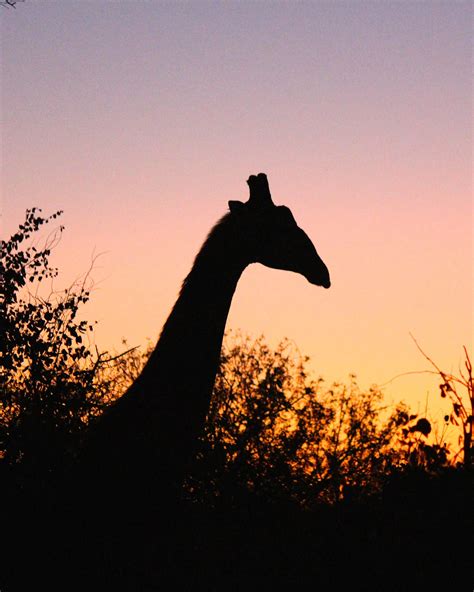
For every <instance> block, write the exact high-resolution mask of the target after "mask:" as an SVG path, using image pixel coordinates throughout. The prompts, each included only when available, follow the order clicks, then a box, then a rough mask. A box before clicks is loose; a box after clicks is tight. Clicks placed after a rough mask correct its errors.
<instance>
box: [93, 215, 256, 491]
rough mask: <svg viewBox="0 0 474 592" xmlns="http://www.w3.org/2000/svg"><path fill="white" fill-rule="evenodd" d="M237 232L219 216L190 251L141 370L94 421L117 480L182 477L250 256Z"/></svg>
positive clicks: (148, 483)
mask: <svg viewBox="0 0 474 592" xmlns="http://www.w3.org/2000/svg"><path fill="white" fill-rule="evenodd" d="M236 238H237V237H236V234H235V231H234V223H233V221H232V219H231V218H229V216H225V217H224V218H223V219H222V221H221V222H220V223H218V224H217V225H216V227H215V228H214V229H213V230H212V231H211V233H210V235H209V237H208V239H207V240H206V242H205V243H204V245H203V247H202V248H201V250H200V252H199V254H198V256H197V257H196V260H195V262H194V265H193V268H192V270H191V272H190V273H189V275H188V276H187V278H186V279H185V281H184V283H183V286H182V289H181V292H180V295H179V297H178V299H177V301H176V304H175V305H174V307H173V309H172V311H171V313H170V315H169V317H168V320H167V321H166V323H165V325H164V327H163V330H162V332H161V336H160V338H159V340H158V343H157V345H156V348H155V350H154V351H153V353H152V354H151V356H150V358H149V360H148V362H147V364H146V365H145V368H144V369H143V371H142V373H141V374H140V376H139V377H138V379H137V380H136V381H135V382H134V384H133V385H132V386H131V387H130V388H129V390H128V391H127V393H126V394H125V395H124V396H123V397H122V398H121V399H119V400H118V402H117V403H116V404H115V405H114V406H113V407H112V408H111V409H110V412H109V413H107V414H105V416H104V418H103V421H102V423H99V426H98V433H97V439H96V443H95V444H93V446H92V448H91V451H92V453H93V454H94V453H95V452H94V451H98V450H101V452H100V453H99V454H98V455H99V456H100V457H101V458H103V459H104V460H106V462H107V466H108V468H107V471H108V473H107V475H109V474H111V475H112V480H115V482H118V481H120V483H128V484H129V486H130V485H131V484H132V483H134V484H135V485H136V488H137V489H139V488H140V487H141V488H142V490H143V489H147V490H149V491H153V490H158V489H159V490H161V491H163V488H164V490H169V491H171V490H173V491H175V492H176V488H179V486H180V484H181V483H182V481H183V478H184V476H185V466H186V463H187V461H189V460H190V457H191V456H192V452H193V448H194V446H195V442H196V438H197V437H198V435H199V432H200V431H201V429H202V427H203V425H204V420H205V416H206V413H207V410H208V408H209V402H210V397H211V394H212V388H213V386H214V380H215V376H216V372H217V369H218V365H219V357H220V351H221V345H222V339H223V335H224V329H225V324H226V320H227V315H228V312H229V308H230V304H231V301H232V296H233V294H234V291H235V288H236V286H237V282H238V280H239V278H240V276H241V274H242V272H243V270H244V269H245V267H246V266H247V264H248V263H249V262H250V260H247V259H246V258H245V257H244V256H242V254H241V253H240V252H239V249H238V241H237V240H236ZM103 466H104V464H103V462H102V461H100V467H103ZM100 467H99V468H100ZM101 470H102V469H101ZM106 478H107V479H109V477H108V476H107V477H106ZM140 481H141V483H142V485H141V486H140V485H139V482H140ZM153 483H155V484H157V486H154V485H153ZM170 488H171V489H170ZM171 495H175V494H171Z"/></svg>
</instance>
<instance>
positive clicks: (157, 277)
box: [0, 0, 473, 410]
mask: <svg viewBox="0 0 474 592" xmlns="http://www.w3.org/2000/svg"><path fill="white" fill-rule="evenodd" d="M0 19H1V37H2V54H1V55H2V95H3V96H2V111H1V114H2V136H3V140H2V148H3V163H2V194H3V207H2V214H3V215H2V220H3V228H2V234H3V235H4V236H7V235H9V234H10V233H12V232H13V231H14V230H15V228H16V226H17V225H18V224H19V223H20V222H21V221H22V218H23V215H24V210H25V209H26V208H28V207H32V206H39V207H42V208H43V211H44V212H45V213H52V212H53V211H54V210H56V209H64V211H65V213H64V216H63V223H64V224H65V225H66V232H65V234H64V237H63V240H62V242H61V244H60V245H59V246H58V248H57V249H56V252H55V253H54V257H53V262H54V263H55V264H57V265H58V266H59V267H60V269H61V270H62V274H61V276H60V279H59V280H58V283H57V286H58V287H63V286H64V285H66V284H67V283H69V282H70V281H72V280H73V279H74V278H75V277H77V276H78V275H80V274H81V273H83V272H84V271H85V270H86V269H87V268H88V267H89V264H90V261H91V257H92V255H93V253H94V252H95V253H99V252H105V254H104V255H103V256H101V257H100V259H99V260H98V261H97V263H96V267H95V269H94V271H93V277H94V280H95V282H96V288H95V291H94V292H93V295H92V301H91V303H90V304H88V305H87V310H86V311H85V312H86V314H87V317H88V318H90V319H97V320H98V321H99V325H98V329H97V334H96V341H97V343H98V345H99V347H101V348H109V347H117V348H118V347H120V340H121V338H122V337H126V338H127V339H128V342H129V343H130V344H131V345H136V344H140V343H144V341H145V338H146V337H150V338H152V339H155V338H156V337H157V335H158V333H159V331H160V329H161V326H162V324H163V322H164V320H165V319H166V316H167V314H168V312H169V310H170V308H171V306H172V305H173V303H174V300H175V298H176V295H177V293H178V290H179V286H180V283H181V281H182V279H183V278H184V276H185V275H186V274H187V272H188V271H189V269H190V266H191V264H192V261H193V258H194V256H195V254H196V252H197V250H198V249H199V247H200V245H201V243H202V241H203V240H204V238H205V235H206V233H207V232H208V230H209V229H210V227H211V226H212V225H213V224H214V222H215V221H216V220H217V219H218V218H219V217H220V216H221V215H222V214H223V213H225V211H226V207H227V201H228V200H229V199H246V197H247V186H246V183H245V181H246V179H247V178H248V176H249V174H252V173H258V172H260V171H263V172H266V173H267V174H268V176H269V180H270V186H271V189H272V193H273V197H274V201H275V202H276V203H277V204H282V203H284V204H286V205H288V206H289V207H290V208H291V209H292V211H293V213H294V215H295V218H296V220H297V221H298V223H299V224H300V225H301V226H302V227H303V228H304V229H305V230H306V232H307V233H308V234H309V235H310V237H311V238H312V239H313V241H314V243H315V245H316V247H317V249H318V251H319V253H320V254H321V256H322V257H323V259H324V260H325V261H326V263H327V265H328V267H329V268H330V271H331V276H332V281H333V286H332V287H331V289H330V290H327V291H326V290H323V289H321V288H317V287H315V286H312V285H310V284H309V283H307V282H306V280H304V279H303V278H302V277H299V276H297V275H294V274H290V273H285V272H281V271H276V270H269V269H266V268H263V267H262V266H259V265H255V266H252V267H251V268H249V269H248V270H247V271H246V272H245V274H244V276H243V277H242V279H241V282H240V284H239V286H238V288H237V292H236V295H235V297H234V301H233V306H232V309H231V313H230V317H229V323H228V327H232V328H241V329H242V330H244V331H245V332H249V333H250V334H253V335H258V334H260V333H264V334H265V335H266V336H267V338H268V340H269V341H270V343H272V344H275V343H277V342H278V341H279V340H280V339H281V338H282V337H284V336H287V337H290V338H291V339H293V340H294V341H295V342H296V343H297V344H298V346H299V348H300V350H301V351H302V352H303V353H305V354H308V355H309V356H310V357H311V360H312V362H311V363H312V368H313V369H314V371H315V373H316V374H321V375H323V376H324V377H326V378H327V379H328V380H344V379H345V378H346V377H347V375H348V373H349V372H355V373H356V374H357V375H358V377H359V381H360V383H361V385H362V386H368V385H370V384H371V383H379V384H381V383H385V382H386V381H388V380H389V379H391V378H392V377H393V376H394V375H396V374H399V373H402V372H408V371H412V370H420V369H424V368H427V365H426V363H425V361H424V360H423V358H422V357H421V356H420V355H419V353H418V352H417V350H416V348H415V346H414V344H413V342H412V341H411V338H410V336H409V332H412V333H413V334H414V335H415V336H416V338H417V339H418V340H419V342H420V343H421V345H422V346H423V347H424V349H425V350H426V351H427V352H428V353H429V354H430V355H431V356H432V357H434V359H435V360H436V361H438V362H439V364H440V365H442V366H443V367H444V368H445V369H446V370H448V371H450V370H452V371H456V370H457V367H458V364H459V362H460V360H461V354H462V350H461V346H462V345H463V344H465V345H467V346H468V347H472V336H473V323H472V296H473V292H472V287H473V284H472V279H473V270H472V203H471V191H472V163H471V146H472V125H471V65H472V63H471V45H470V35H471V22H472V20H471V19H472V5H471V3H470V2H446V3H441V2H416V3H415V2H413V3H410V2H393V3H391V2H316V1H315V2H294V3H291V2H285V3H281V2H231V1H229V2H200V1H196V2H191V3H181V2H180V3H178V2H158V1H155V2H138V1H137V2H105V1H102V2H100V1H96V2H87V1H81V2H72V1H62V2H48V1H41V2H33V1H28V0H27V1H26V2H25V3H22V4H18V5H17V9H16V10H13V9H10V10H7V9H3V10H2V11H1V13H0ZM436 384H437V381H433V380H432V379H430V378H429V377H426V376H410V377H405V378H402V379H399V380H397V381H395V382H394V383H392V384H391V385H390V386H388V387H387V388H386V392H387V397H388V399H389V400H395V401H396V400H399V399H404V400H406V401H408V402H409V403H411V404H413V405H414V407H415V408H416V407H417V405H419V406H421V407H424V405H425V399H426V395H427V393H428V392H429V393H430V399H429V406H430V409H432V410H434V409H435V408H436V407H437V406H438V403H439V396H438V393H437V389H436Z"/></svg>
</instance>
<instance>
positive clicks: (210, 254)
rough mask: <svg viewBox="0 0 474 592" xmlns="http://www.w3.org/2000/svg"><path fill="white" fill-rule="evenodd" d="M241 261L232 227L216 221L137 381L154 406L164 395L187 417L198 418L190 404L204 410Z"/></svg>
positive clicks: (160, 404)
mask: <svg viewBox="0 0 474 592" xmlns="http://www.w3.org/2000/svg"><path fill="white" fill-rule="evenodd" d="M247 264H248V261H245V259H244V258H243V257H242V255H241V254H240V253H239V252H238V249H237V245H236V241H235V240H233V233H232V227H231V228H230V229H229V228H227V225H226V224H222V223H221V225H218V227H216V229H215V230H214V231H213V232H212V233H211V235H210V236H209V238H208V240H207V241H206V242H205V243H204V245H203V247H202V249H201V251H200V252H199V254H198V256H197V257H196V260H195V262H194V265H193V268H192V269H191V272H190V273H189V275H188V276H187V278H186V279H185V281H184V282H183V286H182V289H181V292H180V295H179V297H178V299H177V301H176V304H175V305H174V307H173V309H172V311H171V313H170V315H169V317H168V319H167V321H166V323H165V325H164V327H163V330H162V332H161V336H160V339H159V340H158V343H157V346H156V348H155V350H154V351H153V353H152V354H151V356H150V359H149V361H148V363H147V365H146V367H145V368H144V370H143V372H142V374H141V376H140V379H139V381H138V382H137V387H138V386H139V387H140V388H141V389H144V390H146V391H147V395H146V396H148V397H149V398H153V400H154V401H156V404H157V405H158V407H159V408H160V409H161V408H162V405H163V403H164V402H165V401H164V399H168V398H170V403H169V404H170V405H171V407H174V406H176V409H179V411H180V414H181V415H182V416H184V415H185V414H187V413H188V411H187V410H186V409H183V406H184V405H185V406H189V409H190V411H189V420H190V421H191V422H193V421H195V420H197V419H198V418H195V417H194V416H193V410H194V409H195V407H196V409H197V408H198V407H200V415H201V416H202V414H203V413H204V414H205V412H206V411H207V407H208V404H209V397H210V394H211V391H212V388H213V385H214V380H215V376H216V372H217V369H218V365H219V357H220V351H221V346H222V339H223V336H224V330H225V325H226V321H227V316H228V313H229V309H230V305H231V302H232V297H233V295H234V292H235V288H236V286H237V283H238V281H239V278H240V276H241V274H242V272H243V270H244V269H245V267H246V266H247ZM182 397H186V399H185V400H183V399H182ZM188 397H189V399H188ZM183 419H184V418H183ZM200 419H202V417H200Z"/></svg>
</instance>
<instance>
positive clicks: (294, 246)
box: [229, 173, 331, 288]
mask: <svg viewBox="0 0 474 592" xmlns="http://www.w3.org/2000/svg"><path fill="white" fill-rule="evenodd" d="M247 183H248V185H249V188H250V197H249V200H248V201H247V202H246V203H243V202H241V201H229V210H230V212H231V216H232V217H235V219H236V220H237V221H238V229H239V237H240V238H241V242H242V246H243V247H244V248H245V250H246V251H247V254H248V257H249V259H250V261H251V262H256V263H261V264H262V265H265V266H267V267H272V268H274V269H284V270H287V271H294V272H296V273H299V274H301V275H303V276H304V277H305V278H306V279H307V280H308V281H309V282H310V283H311V284H315V285H316V286H323V287H324V288H329V286H330V285H331V281H330V279H329V271H328V268H327V267H326V265H325V264H324V262H323V260H322V259H321V258H320V256H319V255H318V253H317V251H316V249H315V247H314V245H313V243H312V242H311V240H310V238H309V237H308V235H307V234H306V233H305V232H304V230H302V229H301V228H300V227H299V226H298V225H297V223H296V221H295V219H294V218H293V214H292V213H291V211H290V209H289V208H287V207H286V206H276V205H275V204H274V203H273V201H272V198H271V195H270V189H269V187H268V180H267V176H266V175H265V174H263V173H260V174H259V175H251V176H250V177H249V179H248V181H247Z"/></svg>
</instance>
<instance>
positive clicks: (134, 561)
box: [0, 471, 474, 592]
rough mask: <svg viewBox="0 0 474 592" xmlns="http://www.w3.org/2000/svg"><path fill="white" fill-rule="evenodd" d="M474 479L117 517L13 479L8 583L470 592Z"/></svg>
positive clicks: (7, 517)
mask: <svg viewBox="0 0 474 592" xmlns="http://www.w3.org/2000/svg"><path fill="white" fill-rule="evenodd" d="M472 484H473V483H472V475H468V474H466V473H464V472H462V471H453V472H451V473H448V474H446V475H444V476H443V477H442V478H439V477H438V478H436V479H433V478H428V477H427V476H426V475H416V474H411V475H409V476H405V477H403V478H400V479H398V480H396V481H393V482H392V483H391V484H389V485H387V487H386V490H385V491H384V493H383V494H382V495H381V496H380V497H379V498H377V499H366V500H365V501H358V502H354V503H341V504H340V505H338V506H335V507H328V506H320V507H317V508H315V509H313V510H312V511H302V510H299V509H297V508H295V507H293V506H290V505H287V506H284V505H282V504H279V505H273V506H272V505H269V504H268V503H267V502H265V500H261V499H258V498H257V497H256V496H249V497H248V498H247V499H242V501H241V503H240V504H239V507H238V508H235V507H234V508H226V507H225V505H224V504H223V505H222V507H221V508H220V509H215V510H211V509H206V508H205V507H203V506H200V505H197V504H194V505H192V504H189V503H188V504H182V505H181V506H180V507H179V508H176V511H175V512H173V511H171V510H170V509H169V507H168V510H167V511H166V512H161V511H160V509H158V510H154V513H152V514H150V512H149V511H147V510H146V508H145V507H144V506H143V507H140V503H139V501H138V502H137V503H134V504H133V505H134V507H135V510H134V511H133V512H131V513H127V510H126V508H120V507H119V508H114V510H113V512H111V513H110V514H108V515H107V514H105V513H104V512H102V511H99V509H98V508H99V507H100V505H101V504H100V500H98V499H96V500H95V505H87V504H86V503H84V500H83V499H82V497H81V496H82V495H83V493H79V492H77V491H76V494H75V495H72V496H71V497H70V500H69V501H70V504H69V506H70V507H69V509H67V508H65V504H64V503H59V501H58V499H57V496H56V495H55V493H54V492H52V491H51V489H50V488H48V487H42V488H38V487H37V486H35V487H31V486H30V487H25V486H24V485H23V486H22V487H19V486H16V487H14V486H12V485H10V487H4V488H3V497H2V547H3V548H2V564H3V565H2V568H1V575H0V578H1V586H0V587H1V591H2V592H16V591H21V592H22V591H23V590H24V591H29V590H37V589H45V590H131V591H134V590H136V591H142V590H143V591H145V590H146V591H148V590H149V591H152V590H177V591H180V590H209V591H214V590H215V591H222V590H245V591H249V590H262V591H266V590H272V589H274V588H276V587H277V586H278V587H283V588H285V587H287V588H288V587H289V588H290V589H291V590H303V589H308V588H309V589H312V590H331V589H337V590H339V589H341V590H351V591H352V592H356V591H363V590H380V591H385V590H386V591H397V592H398V591H403V590H423V591H424V590H427V591H428V590H429V591H431V590H453V591H456V592H457V591H459V592H461V591H464V590H466V591H467V592H471V591H472V590H473V586H474V570H473V544H472V543H473V537H472V534H473V521H472V508H473V506H472V500H473V497H472V493H473V487H472ZM120 503H123V502H120ZM77 508H79V511H77ZM85 509H86V510H85Z"/></svg>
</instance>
